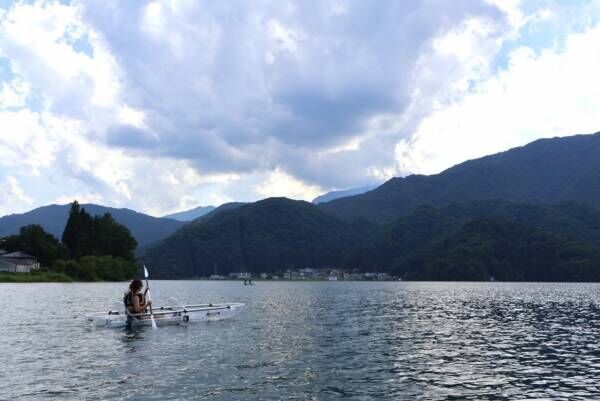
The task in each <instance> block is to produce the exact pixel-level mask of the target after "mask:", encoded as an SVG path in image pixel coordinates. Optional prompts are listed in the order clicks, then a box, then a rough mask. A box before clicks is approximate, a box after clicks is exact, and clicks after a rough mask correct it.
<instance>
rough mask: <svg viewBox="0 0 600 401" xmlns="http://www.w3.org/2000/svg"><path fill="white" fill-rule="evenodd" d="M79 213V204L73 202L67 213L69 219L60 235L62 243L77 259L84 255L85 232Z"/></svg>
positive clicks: (80, 210)
mask: <svg viewBox="0 0 600 401" xmlns="http://www.w3.org/2000/svg"><path fill="white" fill-rule="evenodd" d="M81 212H82V209H81V207H80V206H79V203H78V202H77V201H75V202H73V204H72V205H71V210H70V211H69V219H68V220H67V225H66V226H65V230H64V231H63V235H62V242H63V244H65V246H66V247H67V248H68V249H69V252H70V254H71V257H73V258H79V257H81V256H83V255H84V253H85V249H84V248H85V230H84V226H83V224H84V222H83V221H82V213H81ZM84 213H85V211H84Z"/></svg>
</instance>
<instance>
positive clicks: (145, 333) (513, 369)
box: [0, 281, 600, 400]
mask: <svg viewBox="0 0 600 401" xmlns="http://www.w3.org/2000/svg"><path fill="white" fill-rule="evenodd" d="M124 288H125V284H124V283H121V284H118V283H117V284H105V283H103V284H31V285H19V284H0V308H1V310H2V311H3V312H2V314H0V338H2V341H1V342H0V360H2V361H3V364H2V367H3V369H1V370H0V399H32V400H34V399H40V400H41V399H43V400H45V399H82V398H85V399H89V400H104V399H132V400H133V399H135V400H176V399H201V400H232V399H236V400H269V399H273V400H278V399H289V400H331V399H352V400H379V399H382V400H384V399H401V400H402V399H407V400H408V399H429V400H464V399H553V400H561V399H565V400H567V399H568V400H573V399H598V398H600V384H598V381H597V379H598V377H600V344H599V343H598V341H597V333H598V330H599V328H600V327H599V326H600V295H599V294H600V292H599V290H600V286H598V285H594V284H504V283H479V284H478V283H346V282H337V283H320V282H317V283H285V282H279V283H275V282H259V283H257V284H256V285H255V286H252V287H244V286H241V285H240V284H239V283H236V282H172V281H171V282H169V281H165V282H156V283H155V284H154V294H153V295H154V299H155V301H156V302H159V303H160V301H161V300H164V301H165V302H166V301H167V300H168V299H169V298H170V297H172V296H177V298H178V299H181V300H182V301H183V302H194V301H204V300H211V301H213V302H219V301H236V302H245V303H247V304H248V307H247V308H246V310H245V311H244V313H243V314H241V315H240V316H239V317H238V318H236V319H235V320H232V321H223V322H213V323H209V324H197V325H189V326H187V327H164V328H160V329H159V330H156V331H152V330H146V329H141V330H136V331H133V332H127V331H120V330H93V329H90V328H89V327H88V326H86V325H85V324H84V323H83V322H82V320H81V319H80V316H82V315H83V314H84V313H85V311H86V310H87V309H89V308H92V309H94V310H96V309H97V310H102V309H104V308H106V307H107V305H108V306H112V304H111V300H114V299H118V298H119V297H120V294H121V292H122V290H123V289H124Z"/></svg>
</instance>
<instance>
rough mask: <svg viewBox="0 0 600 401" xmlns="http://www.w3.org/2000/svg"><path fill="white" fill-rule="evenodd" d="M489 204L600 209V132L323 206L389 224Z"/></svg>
mask: <svg viewBox="0 0 600 401" xmlns="http://www.w3.org/2000/svg"><path fill="white" fill-rule="evenodd" d="M485 199H505V200H510V201H516V202H530V203H556V202H561V201H573V202H578V203H583V204H587V205H590V206H594V207H600V133H597V134H594V135H577V136H571V137H564V138H553V139H540V140H538V141H535V142H532V143H530V144H528V145H526V146H523V147H520V148H515V149H511V150H508V151H506V152H502V153H498V154H495V155H492V156H487V157H483V158H481V159H476V160H470V161H467V162H464V163H461V164H459V165H457V166H454V167H452V168H450V169H448V170H446V171H444V172H442V173H440V174H436V175H431V176H423V175H411V176H408V177H406V178H393V179H391V180H389V181H387V182H386V183H384V184H383V185H381V186H380V187H378V188H377V189H375V190H373V191H370V192H367V193H365V194H362V195H356V196H351V197H345V198H341V199H336V200H333V201H331V202H327V203H323V204H320V205H319V206H320V207H321V208H323V209H324V210H327V211H330V212H332V213H335V214H336V215H338V216H340V217H342V218H344V219H346V220H353V219H356V218H359V217H361V218H366V219H368V220H370V221H373V222H377V223H389V222H391V221H393V220H394V219H396V218H398V217H401V216H404V215H406V214H408V213H410V212H411V211H413V210H414V209H415V208H416V207H418V206H420V205H432V206H445V205H448V204H450V203H453V202H469V201H473V200H485Z"/></svg>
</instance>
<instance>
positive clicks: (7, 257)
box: [0, 251, 40, 273]
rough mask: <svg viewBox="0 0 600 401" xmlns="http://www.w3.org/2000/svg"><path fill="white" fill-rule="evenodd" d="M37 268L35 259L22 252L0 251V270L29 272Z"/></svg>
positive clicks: (38, 265)
mask: <svg viewBox="0 0 600 401" xmlns="http://www.w3.org/2000/svg"><path fill="white" fill-rule="evenodd" d="M2 252H3V251H2ZM39 268H40V264H39V262H38V261H37V259H36V258H35V257H33V256H31V255H28V254H26V253H24V252H10V253H0V272H11V273H29V272H31V271H32V270H37V269H39Z"/></svg>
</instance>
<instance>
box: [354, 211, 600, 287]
mask: <svg viewBox="0 0 600 401" xmlns="http://www.w3.org/2000/svg"><path fill="white" fill-rule="evenodd" d="M345 267H347V268H359V269H361V270H366V271H373V270H374V271H381V270H383V271H390V272H392V273H393V274H396V275H399V276H401V277H404V278H406V279H422V280H488V279H491V278H495V279H498V280H511V281H522V280H531V281H590V280H591V281H595V280H600V212H598V211H597V210H595V209H592V208H590V207H588V206H583V205H576V204H572V203H565V204H559V205H532V204H518V203H511V202H506V201H485V202H472V203H466V204H460V205H451V206H448V207H445V208H442V209H437V208H433V207H430V206H422V207H419V208H417V210H415V211H414V212H413V213H411V214H409V215H408V216H405V217H403V218H401V219H398V220H397V221H395V222H393V223H392V224H389V225H387V226H385V227H382V229H381V230H380V231H379V232H378V233H377V234H376V235H375V236H374V238H373V239H372V241H371V243H370V244H369V245H367V246H365V247H363V248H362V249H360V250H357V251H355V252H353V253H352V254H351V255H350V256H349V258H348V259H347V260H346V262H345Z"/></svg>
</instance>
